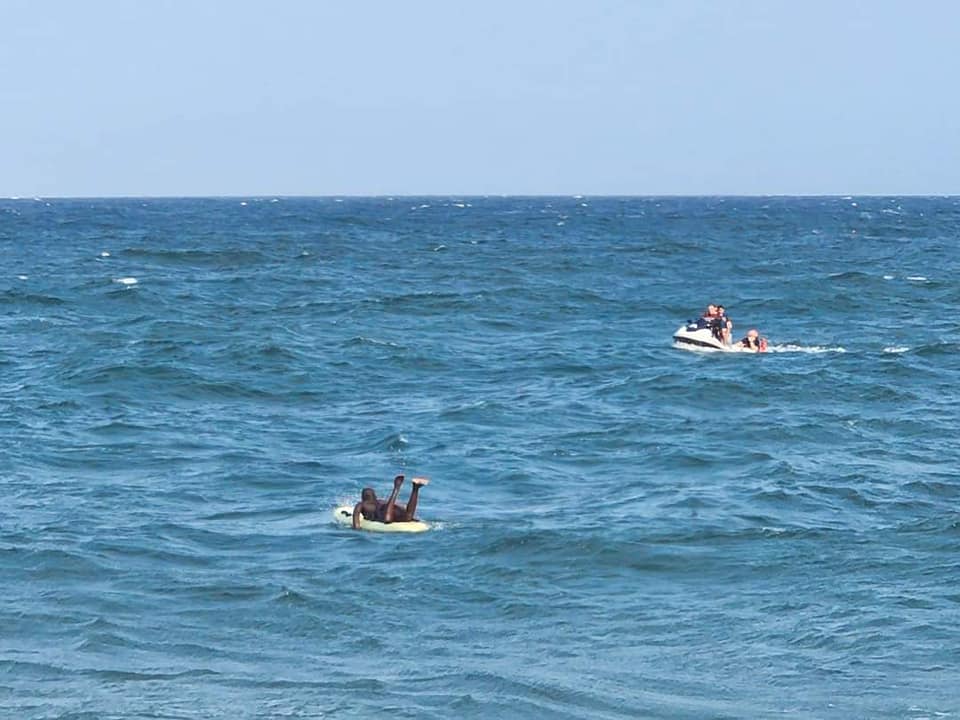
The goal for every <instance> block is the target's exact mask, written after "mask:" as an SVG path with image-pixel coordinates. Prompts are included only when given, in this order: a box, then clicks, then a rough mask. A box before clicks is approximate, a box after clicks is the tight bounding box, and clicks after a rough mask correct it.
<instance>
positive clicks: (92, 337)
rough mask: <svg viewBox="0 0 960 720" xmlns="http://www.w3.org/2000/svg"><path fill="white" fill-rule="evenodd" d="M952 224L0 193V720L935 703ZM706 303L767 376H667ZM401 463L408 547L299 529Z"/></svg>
mask: <svg viewBox="0 0 960 720" xmlns="http://www.w3.org/2000/svg"><path fill="white" fill-rule="evenodd" d="M958 236H960V200H958V199H956V198H946V199H937V198H810V199H785V198H754V199H743V198H706V199H675V198H635V199H620V198H426V199H411V198H396V199H388V198H378V199H345V200H342V201H340V200H336V199H289V198H277V199H271V198H250V199H248V200H245V201H241V200H240V199H223V200H94V201H91V200H73V201H67V200H48V201H45V200H35V199H23V200H5V201H0V251H2V254H3V259H2V265H0V267H2V268H3V272H2V274H0V307H2V314H0V370H2V373H0V402H2V409H3V412H2V415H0V427H2V429H0V439H2V440H0V442H2V445H0V447H2V450H3V452H2V453H0V489H2V492H3V503H2V504H0V582H2V586H3V587H4V589H5V591H4V593H3V595H2V599H0V715H2V716H4V717H11V718H31V719H33V718H35V719H41V718H43V719H45V720H46V719H52V718H61V719H66V718H72V719H75V720H80V719H83V720H88V719H93V718H97V719H101V718H319V717H329V716H336V717H338V718H369V717H416V718H431V717H433V718H441V717H449V716H451V715H454V716H457V717H461V718H604V719H606V718H634V717H650V718H758V717H774V716H788V717H823V718H854V717H862V718H868V717H869V718H916V719H919V718H926V717H929V718H934V717H950V716H952V717H956V716H957V714H960V671H958V660H960V650H958V648H960V629H958V624H960V510H958V504H960V471H958V460H960V453H958V440H957V438H958V437H960V406H958V402H957V395H958V393H957V388H958V387H960V360H958V351H960V335H958V332H960V327H958V325H960V323H958V320H957V308H958V305H960V283H958V281H957V277H958V274H960V252H958V249H957V240H958ZM711 301H712V302H722V303H723V304H725V305H726V306H727V309H728V311H729V313H730V315H731V316H732V317H733V319H734V322H735V323H736V328H735V332H736V333H741V332H742V331H745V330H746V329H747V328H748V327H750V326H755V327H759V328H760V329H761V331H762V332H763V333H764V334H766V335H767V336H768V337H769V338H770V341H771V343H772V346H773V348H772V349H773V350H775V351H776V352H771V353H768V354H767V355H764V356H745V355H721V356H718V355H708V354H701V353H691V352H686V351H683V350H678V349H675V348H673V347H672V345H671V342H670V336H671V334H672V332H673V331H674V330H675V329H676V327H678V326H679V325H680V324H681V323H682V322H683V321H685V320H686V319H688V318H690V317H693V316H695V315H696V314H697V313H698V312H699V311H700V310H701V309H702V307H703V306H704V305H705V304H706V303H707V302H711ZM738 336H739V335H738ZM397 472H406V473H407V474H408V475H414V474H421V475H428V476H430V477H431V478H432V480H433V483H432V484H431V485H430V486H429V487H428V488H426V490H425V491H424V493H423V496H422V499H421V505H420V515H421V517H423V518H424V519H426V520H429V521H433V522H436V523H437V524H438V527H437V529H436V530H434V531H431V532H429V533H426V534H425V535H420V536H382V535H373V534H365V533H356V532H352V531H350V530H345V529H342V528H339V527H337V526H335V525H334V524H333V523H332V522H330V510H331V508H332V507H333V506H334V505H336V504H337V503H338V502H339V501H350V500H351V499H352V498H354V497H355V496H356V495H357V494H358V492H359V490H360V488H362V487H363V486H365V485H374V486H376V487H377V488H378V489H379V490H381V491H383V492H385V491H386V490H387V488H388V487H389V484H390V479H391V478H392V476H393V475H394V474H395V473H397ZM405 494H406V493H404V495H405Z"/></svg>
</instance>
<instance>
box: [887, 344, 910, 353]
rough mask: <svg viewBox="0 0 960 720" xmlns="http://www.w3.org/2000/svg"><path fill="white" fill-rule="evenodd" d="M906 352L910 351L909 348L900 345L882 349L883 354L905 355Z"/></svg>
mask: <svg viewBox="0 0 960 720" xmlns="http://www.w3.org/2000/svg"><path fill="white" fill-rule="evenodd" d="M908 350H910V348H908V347H904V346H902V345H891V346H890V347H885V348H884V349H883V351H884V352H885V353H905V352H907V351H908Z"/></svg>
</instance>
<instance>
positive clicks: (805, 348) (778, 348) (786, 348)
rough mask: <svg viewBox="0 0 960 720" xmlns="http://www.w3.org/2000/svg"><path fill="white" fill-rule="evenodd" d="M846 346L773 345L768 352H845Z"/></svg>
mask: <svg viewBox="0 0 960 720" xmlns="http://www.w3.org/2000/svg"><path fill="white" fill-rule="evenodd" d="M846 351H847V350H846V348H842V347H827V346H825V345H790V344H788V345H771V346H769V347H768V348H767V352H775V353H777V352H797V353H812V354H820V353H845V352H846Z"/></svg>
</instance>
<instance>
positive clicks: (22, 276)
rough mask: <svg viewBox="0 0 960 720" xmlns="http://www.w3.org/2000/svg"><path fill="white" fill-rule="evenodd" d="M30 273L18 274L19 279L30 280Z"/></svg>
mask: <svg viewBox="0 0 960 720" xmlns="http://www.w3.org/2000/svg"><path fill="white" fill-rule="evenodd" d="M29 279H30V276H29V275H17V280H29Z"/></svg>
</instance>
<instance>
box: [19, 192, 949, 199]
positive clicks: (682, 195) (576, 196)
mask: <svg viewBox="0 0 960 720" xmlns="http://www.w3.org/2000/svg"><path fill="white" fill-rule="evenodd" d="M265 198H269V199H271V200H273V199H276V200H280V199H287V200H327V199H388V200H392V199H417V198H572V199H581V198H605V199H610V198H622V199H643V198H721V199H725V198H798V199H802V198H839V199H844V198H944V199H947V198H960V193H640V194H630V193H627V194H622V193H612V194H604V193H422V194H419V193H374V194H369V195H367V194H361V193H332V194H321V195H304V194H283V193H279V194H277V193H250V194H243V195H234V194H227V195H216V194H214V195H206V194H187V195H164V194H161V195H112V194H111V195H5V196H0V201H2V200H13V201H18V200H33V201H36V200H250V199H265Z"/></svg>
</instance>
